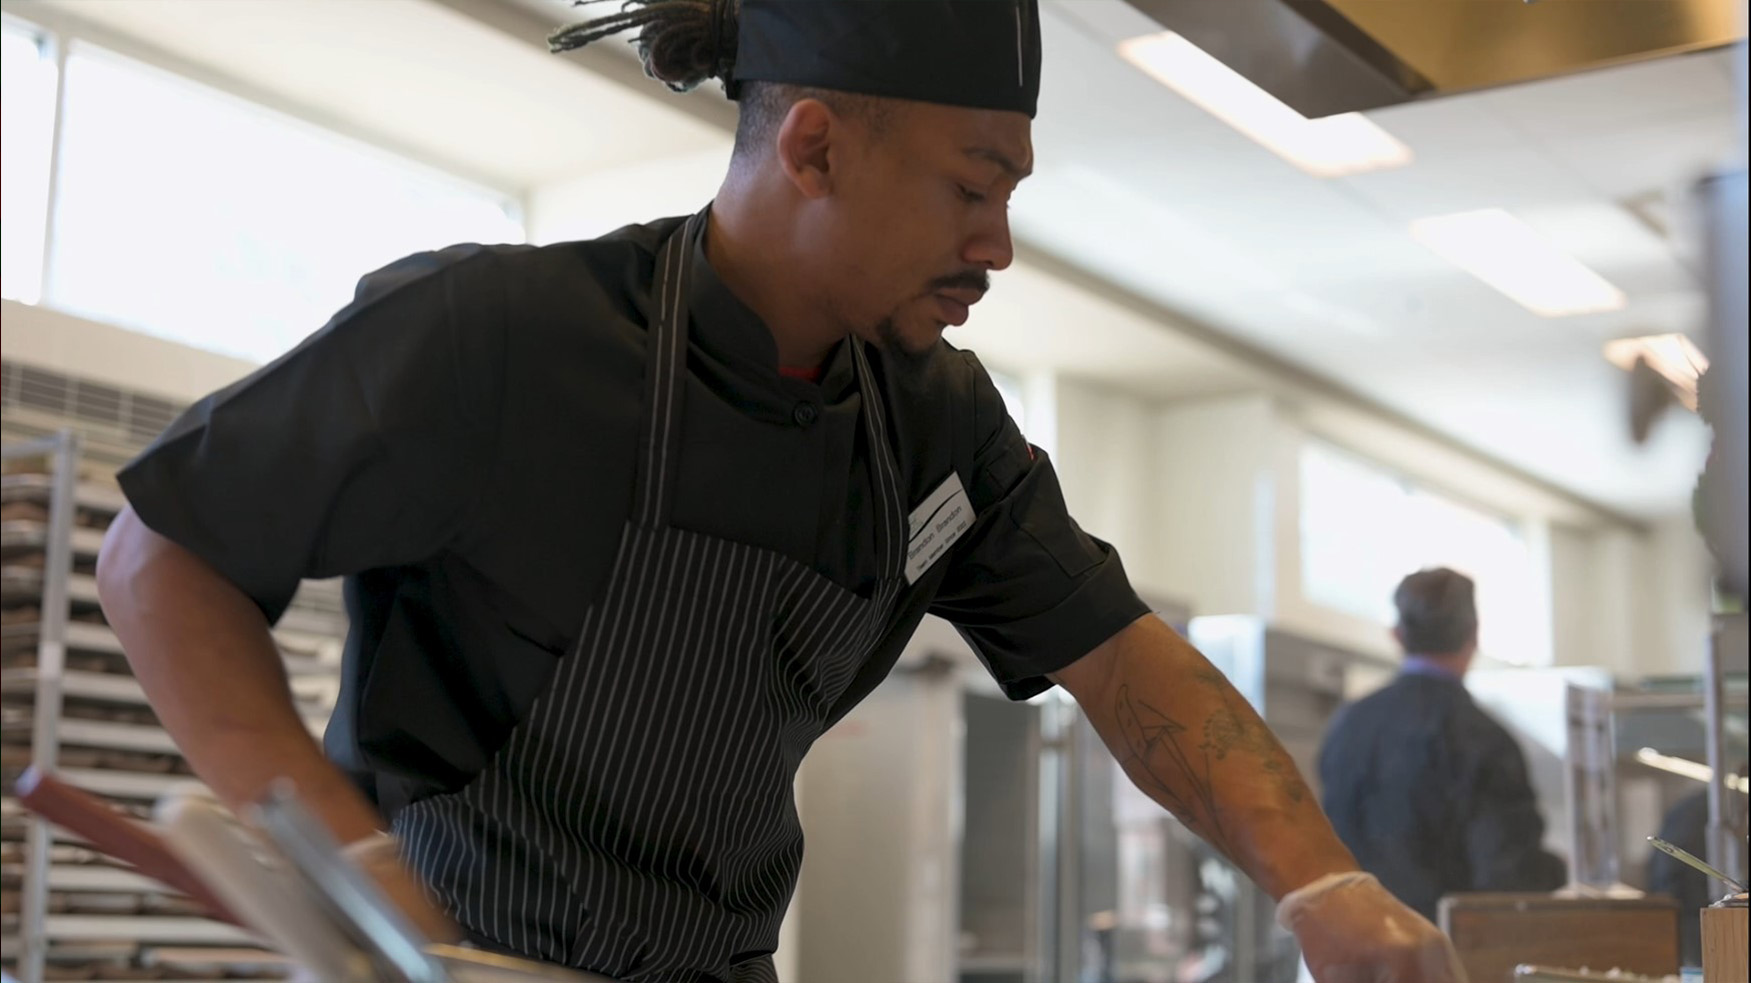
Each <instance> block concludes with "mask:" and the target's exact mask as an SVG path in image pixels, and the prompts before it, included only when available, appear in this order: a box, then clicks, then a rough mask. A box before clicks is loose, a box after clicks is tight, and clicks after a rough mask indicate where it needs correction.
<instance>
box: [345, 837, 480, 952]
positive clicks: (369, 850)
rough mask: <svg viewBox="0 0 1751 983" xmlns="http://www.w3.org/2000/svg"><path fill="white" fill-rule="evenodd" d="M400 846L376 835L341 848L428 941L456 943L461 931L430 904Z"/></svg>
mask: <svg viewBox="0 0 1751 983" xmlns="http://www.w3.org/2000/svg"><path fill="white" fill-rule="evenodd" d="M400 847H401V844H400V842H399V841H398V840H396V839H395V838H394V837H391V836H385V835H383V834H377V835H375V836H371V837H367V838H366V839H363V840H360V841H359V842H357V843H353V844H350V845H349V846H347V847H346V849H345V851H344V852H345V854H346V858H347V859H348V860H349V861H351V862H352V863H353V865H354V866H356V867H358V868H359V869H360V870H362V871H364V872H365V874H366V875H368V876H369V877H370V878H371V880H373V881H375V882H376V883H377V887H378V888H380V889H381V890H382V891H383V893H384V894H385V895H387V896H388V897H389V900H390V901H391V902H392V903H393V904H394V905H395V906H396V907H397V908H399V909H401V913H402V914H404V915H406V916H407V918H408V921H410V922H412V923H413V927H414V928H416V929H418V930H419V931H420V934H422V935H424V936H425V938H426V940H427V941H429V942H443V943H449V944H452V945H453V944H456V943H458V942H460V941H462V930H461V929H459V928H457V927H456V923H455V922H453V921H451V920H450V917H449V916H448V915H446V914H444V913H443V912H442V911H440V910H438V907H437V906H436V905H435V904H433V899H432V896H431V892H430V891H428V890H427V889H426V886H425V884H424V883H422V882H421V881H420V878H419V875H418V874H416V873H414V872H413V870H412V868H410V867H408V866H407V864H406V863H404V862H403V861H402V859H401V856H400Z"/></svg>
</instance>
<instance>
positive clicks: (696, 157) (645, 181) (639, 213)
mask: <svg viewBox="0 0 1751 983" xmlns="http://www.w3.org/2000/svg"><path fill="white" fill-rule="evenodd" d="M729 157H730V140H729V139H728V138H727V137H726V138H724V141H723V143H722V145H721V146H719V147H715V148H713V149H711V150H708V151H702V152H700V153H695V154H684V155H681V156H676V157H667V158H660V159H657V160H651V161H645V162H641V163H638V164H634V165H630V166H627V167H620V168H614V169H612V170H606V171H595V172H592V173H589V174H585V175H583V176H581V177H577V178H574V179H572V180H569V181H559V182H555V183H553V184H548V185H543V186H541V187H539V188H537V189H535V191H534V192H532V193H531V194H530V195H529V214H528V216H527V220H528V226H529V241H530V242H533V243H537V244H545V243H553V242H570V241H573V240H576V239H590V238H594V237H596V236H599V235H602V234H604V233H607V232H612V231H614V230H615V229H618V228H621V227H622V226H626V225H632V224H635V223H640V222H649V221H651V220H652V219H654V218H660V217H663V216H672V215H691V214H692V213H694V212H696V211H698V210H699V209H701V208H704V207H705V205H706V204H707V203H708V202H710V201H711V199H712V197H713V196H714V195H716V194H717V188H718V185H719V184H720V183H722V181H723V176H724V169H725V167H726V166H727V165H728V163H729Z"/></svg>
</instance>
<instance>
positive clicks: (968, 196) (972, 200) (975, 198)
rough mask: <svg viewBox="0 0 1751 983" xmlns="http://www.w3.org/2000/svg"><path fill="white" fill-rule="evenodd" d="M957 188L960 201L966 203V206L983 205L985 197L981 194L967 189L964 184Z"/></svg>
mask: <svg viewBox="0 0 1751 983" xmlns="http://www.w3.org/2000/svg"><path fill="white" fill-rule="evenodd" d="M958 187H959V188H960V192H961V200H962V201H964V202H967V203H968V204H971V205H979V204H983V203H984V201H985V196H984V195H983V194H981V193H980V192H977V191H974V190H973V189H972V188H969V187H967V186H966V185H964V184H963V185H959V186H958Z"/></svg>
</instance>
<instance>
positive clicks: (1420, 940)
mask: <svg viewBox="0 0 1751 983" xmlns="http://www.w3.org/2000/svg"><path fill="white" fill-rule="evenodd" d="M1278 921H1279V922H1281V923H1282V925H1283V927H1284V928H1287V929H1289V930H1290V931H1292V932H1294V933H1295V937H1296V939H1297V940H1299V941H1300V943H1301V954H1302V957H1303V958H1304V959H1306V960H1307V968H1308V969H1310V970H1312V971H1313V978H1314V979H1315V980H1318V981H1319V983H1466V980H1465V969H1464V967H1463V966H1461V965H1460V963H1459V957H1458V956H1457V955H1456V954H1455V953H1454V951H1453V945H1452V944H1451V943H1450V942H1448V941H1447V937H1446V936H1444V935H1442V934H1441V933H1440V931H1439V930H1437V929H1436V928H1435V926H1433V925H1431V924H1429V920H1428V919H1426V918H1424V917H1423V916H1421V915H1419V914H1417V913H1416V912H1414V911H1412V910H1410V909H1409V908H1407V907H1405V906H1404V904H1403V903H1402V902H1400V901H1399V900H1398V899H1397V898H1395V897H1393V896H1392V894H1391V892H1389V891H1387V890H1386V889H1385V888H1384V887H1381V886H1380V882H1379V881H1377V880H1375V879H1374V878H1372V877H1369V876H1367V875H1364V874H1346V875H1338V876H1337V877H1336V878H1335V879H1333V881H1332V883H1330V884H1321V883H1319V882H1315V883H1314V884H1312V885H1309V887H1308V888H1306V889H1304V891H1296V892H1291V893H1290V894H1289V896H1288V897H1285V898H1284V899H1283V903H1282V905H1281V906H1280V907H1279V908H1278Z"/></svg>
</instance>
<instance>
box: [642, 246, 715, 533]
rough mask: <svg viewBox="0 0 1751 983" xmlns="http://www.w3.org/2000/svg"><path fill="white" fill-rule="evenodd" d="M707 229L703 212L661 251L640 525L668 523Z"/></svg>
mask: <svg viewBox="0 0 1751 983" xmlns="http://www.w3.org/2000/svg"><path fill="white" fill-rule="evenodd" d="M704 227H705V213H704V212H700V213H699V214H697V215H694V216H693V217H692V218H690V219H688V220H687V222H686V224H685V225H683V226H681V228H679V229H677V230H675V231H674V232H673V233H672V234H670V236H669V238H668V239H667V241H665V242H664V243H663V248H662V249H661V250H660V251H658V253H657V267H656V275H655V277H654V278H653V289H652V291H651V304H652V311H651V322H650V326H649V331H648V335H647V337H646V339H645V394H644V423H643V426H642V427H641V428H640V441H639V449H638V462H637V464H636V466H635V469H634V470H635V472H636V474H637V477H636V479H635V480H634V482H633V497H632V509H633V515H635V516H636V517H637V518H638V521H639V524H640V525H643V526H647V527H662V526H667V525H668V524H669V514H670V510H671V509H672V508H673V505H674V494H673V489H672V485H673V484H674V480H675V477H676V475H677V473H678V468H677V465H678V462H679V460H680V456H681V455H680V451H681V441H680V431H681V407H682V393H683V392H684V391H685V389H686V383H687V318H688V313H689V312H688V306H687V295H688V292H689V290H690V288H691V286H692V276H691V273H692V269H693V249H694V244H695V243H696V242H698V241H699V234H700V231H701V230H702V229H703V228H704Z"/></svg>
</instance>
